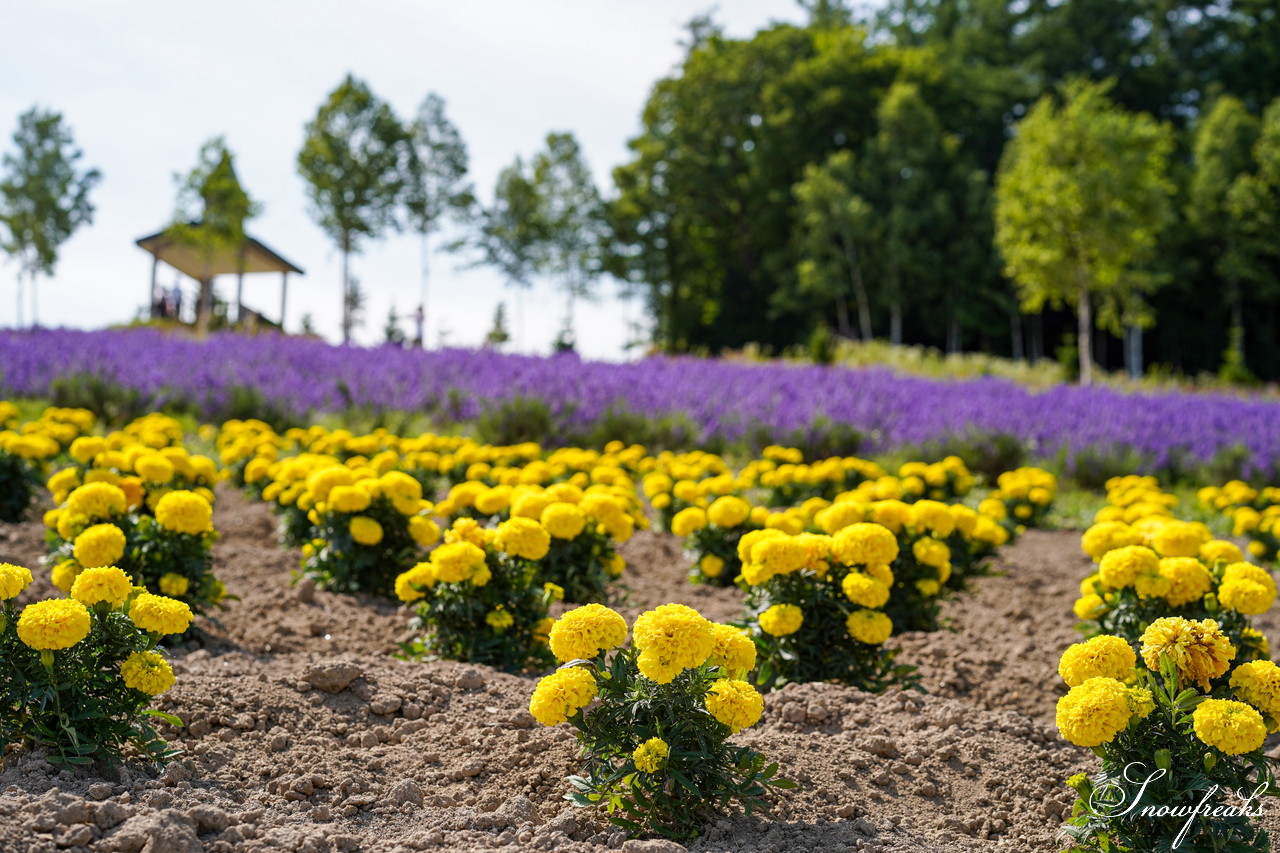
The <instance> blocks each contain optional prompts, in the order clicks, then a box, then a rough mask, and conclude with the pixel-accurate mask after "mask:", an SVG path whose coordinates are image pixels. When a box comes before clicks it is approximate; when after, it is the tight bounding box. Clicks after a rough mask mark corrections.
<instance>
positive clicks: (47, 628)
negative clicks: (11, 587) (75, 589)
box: [18, 598, 90, 651]
mask: <svg viewBox="0 0 1280 853" xmlns="http://www.w3.org/2000/svg"><path fill="white" fill-rule="evenodd" d="M89 626H90V621H89V609H88V608H87V607H85V606H84V605H83V604H81V603H80V602H78V601H76V600H75V599H60V598H55V599H49V600H47V601H37V602H35V603H34V604H28V605H27V606H26V607H24V608H23V609H22V614H21V615H20V616H19V617H18V639H19V640H21V641H22V642H23V643H24V644H26V645H27V646H28V647H29V648H33V649H36V650H38V651H55V650H57V649H69V648H71V647H72V646H74V645H75V644H76V643H78V642H80V641H81V640H83V639H84V638H85V637H87V636H89Z"/></svg>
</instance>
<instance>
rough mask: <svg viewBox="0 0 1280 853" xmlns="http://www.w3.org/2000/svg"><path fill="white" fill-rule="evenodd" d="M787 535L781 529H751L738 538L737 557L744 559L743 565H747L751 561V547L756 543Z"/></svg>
mask: <svg viewBox="0 0 1280 853" xmlns="http://www.w3.org/2000/svg"><path fill="white" fill-rule="evenodd" d="M785 535H786V534H785V533H782V532H781V530H774V529H773V528H763V529H760V530H749V532H746V533H744V534H742V537H741V538H740V539H739V540H737V558H739V560H741V561H742V565H746V564H748V562H750V561H751V548H754V547H755V546H756V544H758V543H760V542H763V540H765V539H781V538H782V537H785Z"/></svg>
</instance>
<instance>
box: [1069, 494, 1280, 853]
mask: <svg viewBox="0 0 1280 853" xmlns="http://www.w3.org/2000/svg"><path fill="white" fill-rule="evenodd" d="M1106 486H1107V506H1106V507H1104V508H1103V509H1102V510H1100V511H1099V513H1098V515H1097V517H1096V519H1095V524H1094V525H1093V526H1092V527H1090V528H1089V529H1088V530H1087V531H1085V533H1084V535H1083V537H1082V548H1083V550H1084V552H1085V553H1086V554H1088V555H1089V557H1090V558H1092V559H1093V560H1094V561H1095V562H1096V564H1097V566H1096V570H1095V571H1094V572H1093V573H1092V574H1090V575H1089V577H1087V578H1085V579H1084V581H1083V582H1082V584H1081V597H1080V599H1079V600H1078V601H1077V602H1076V605H1075V613H1076V615H1077V616H1078V617H1079V618H1080V619H1081V626H1080V627H1081V629H1082V631H1083V632H1084V633H1085V634H1086V635H1087V636H1089V637H1090V639H1088V640H1087V641H1085V642H1083V643H1079V644H1076V645H1073V646H1072V647H1070V648H1069V649H1067V651H1066V652H1065V653H1064V654H1063V656H1062V659H1061V661H1060V663H1059V669H1058V671H1059V673H1060V674H1061V676H1062V678H1063V680H1064V681H1065V682H1066V684H1067V686H1068V687H1069V688H1070V690H1069V692H1068V693H1067V694H1066V695H1065V696H1064V697H1063V698H1062V699H1061V700H1059V702H1058V707H1057V725H1058V728H1059V730H1060V732H1061V733H1062V736H1063V737H1064V738H1066V739H1067V740H1069V741H1071V742H1072V743H1074V744H1077V745H1079V746H1085V747H1089V748H1091V749H1093V751H1094V752H1095V753H1097V754H1098V756H1099V757H1100V759H1101V769H1100V770H1099V771H1098V772H1097V773H1096V774H1094V775H1093V776H1092V777H1090V776H1087V775H1085V774H1080V775H1078V776H1076V777H1073V778H1072V779H1070V780H1068V784H1069V785H1070V786H1071V787H1072V788H1073V789H1074V790H1075V791H1076V794H1077V801H1076V804H1075V806H1074V808H1073V810H1072V816H1071V818H1070V820H1069V821H1068V823H1067V826H1066V827H1065V834H1066V837H1067V838H1068V839H1070V840H1071V842H1072V843H1073V845H1074V846H1073V847H1072V848H1071V849H1072V850H1080V851H1084V850H1101V849H1112V850H1131V851H1138V850H1159V849H1177V848H1178V847H1182V848H1183V849H1189V850H1201V849H1203V850H1210V849H1213V850H1218V849H1230V850H1240V851H1258V853H1263V851H1269V850H1270V849H1271V848H1270V843H1269V840H1268V838H1267V833H1266V832H1265V830H1264V829H1263V828H1262V827H1261V825H1260V823H1259V822H1258V821H1256V820H1254V819H1253V818H1254V817H1256V815H1257V814H1259V813H1260V811H1261V810H1260V809H1258V807H1257V802H1256V800H1258V799H1259V798H1261V797H1262V796H1274V795H1276V794H1277V793H1280V792H1278V791H1277V790H1276V786H1275V778H1274V775H1273V771H1272V766H1271V763H1270V760H1269V759H1268V758H1267V757H1266V756H1265V755H1264V754H1263V752H1262V746H1263V741H1264V740H1265V738H1266V735H1267V733H1268V732H1269V731H1276V730H1278V729H1280V668H1278V667H1277V666H1276V665H1275V664H1274V663H1272V662H1271V661H1270V660H1269V659H1268V644H1267V640H1266V637H1265V636H1263V635H1262V634H1261V633H1260V632H1259V631H1257V630H1256V629H1255V628H1253V627H1252V624H1251V621H1250V620H1251V617H1252V616H1256V615H1259V614H1261V613H1264V612H1266V611H1267V610H1268V609H1270V607H1271V606H1272V605H1273V604H1274V602H1275V598H1276V586H1275V582H1274V580H1273V579H1272V578H1271V575H1270V573H1268V572H1267V571H1266V570H1264V569H1262V568H1260V567H1258V566H1256V565H1253V564H1252V563H1250V562H1248V561H1247V560H1246V559H1245V555H1244V554H1243V552H1242V551H1241V549H1240V548H1239V547H1238V546H1237V545H1236V544H1235V543H1233V542H1230V541H1228V540H1222V539H1215V538H1214V537H1213V535H1212V533H1211V531H1210V530H1209V528H1208V527H1207V526H1206V525H1204V524H1203V523H1200V522H1194V521H1185V520H1182V519H1179V518H1177V516H1176V509H1177V504H1178V501H1177V498H1176V497H1175V496H1174V495H1171V494H1169V493H1167V492H1164V491H1163V490H1162V489H1161V488H1160V487H1159V484H1158V482H1157V481H1156V480H1155V479H1154V478H1151V477H1143V476H1137V475H1131V476H1126V477H1117V478H1113V479H1112V480H1110V481H1108V482H1107V484H1106ZM1237 794H1239V795H1240V796H1241V797H1242V798H1243V800H1244V801H1243V802H1240V801H1238V800H1237V801H1234V802H1232V801H1230V798H1231V797H1232V796H1234V795H1237ZM1126 816H1129V817H1126Z"/></svg>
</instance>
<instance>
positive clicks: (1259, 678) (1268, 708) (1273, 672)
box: [1231, 660, 1280, 732]
mask: <svg viewBox="0 0 1280 853" xmlns="http://www.w3.org/2000/svg"><path fill="white" fill-rule="evenodd" d="M1231 688H1232V689H1233V690H1234V691H1235V695H1236V698H1237V699H1240V700H1243V701H1245V702H1248V703H1249V704H1250V705H1252V706H1253V707H1255V708H1257V709H1258V710H1259V711H1261V712H1262V713H1264V714H1266V715H1267V716H1268V717H1269V718H1270V719H1271V726H1270V730H1271V731H1273V732H1274V731H1280V667H1277V666H1276V665H1275V664H1274V663H1272V662H1271V661H1269V660H1255V661H1249V662H1248V663H1242V664H1240V665H1239V666H1238V667H1236V668H1235V670H1234V671H1233V672H1232V673H1231Z"/></svg>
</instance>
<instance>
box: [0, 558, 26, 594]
mask: <svg viewBox="0 0 1280 853" xmlns="http://www.w3.org/2000/svg"><path fill="white" fill-rule="evenodd" d="M29 586H31V570H30V569H27V568H24V567H22V566H15V565H14V564H13V563H0V599H5V600H8V599H11V598H17V597H18V596H19V595H21V594H22V591H23V590H24V589H26V588H27V587H29Z"/></svg>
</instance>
